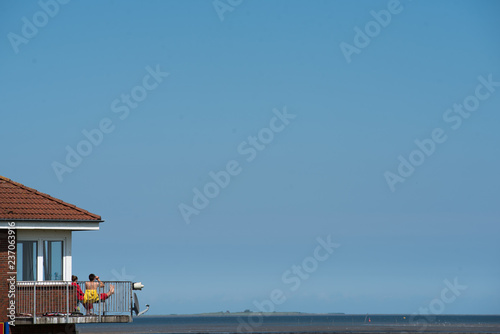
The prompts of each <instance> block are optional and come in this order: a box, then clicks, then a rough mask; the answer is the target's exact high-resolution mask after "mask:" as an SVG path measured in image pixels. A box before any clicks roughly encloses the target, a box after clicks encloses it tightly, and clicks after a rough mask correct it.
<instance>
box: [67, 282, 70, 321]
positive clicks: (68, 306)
mask: <svg viewBox="0 0 500 334" xmlns="http://www.w3.org/2000/svg"><path fill="white" fill-rule="evenodd" d="M70 284H71V283H69V282H68V283H67V284H66V322H67V323H68V322H69V285H70Z"/></svg>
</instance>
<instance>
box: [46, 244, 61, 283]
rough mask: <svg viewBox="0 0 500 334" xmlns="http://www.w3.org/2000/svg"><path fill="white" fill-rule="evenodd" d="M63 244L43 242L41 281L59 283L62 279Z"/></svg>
mask: <svg viewBox="0 0 500 334" xmlns="http://www.w3.org/2000/svg"><path fill="white" fill-rule="evenodd" d="M62 272H63V242H62V241H49V240H45V241H44V242H43V280H44V281H60V280H62V279H63V275H62Z"/></svg>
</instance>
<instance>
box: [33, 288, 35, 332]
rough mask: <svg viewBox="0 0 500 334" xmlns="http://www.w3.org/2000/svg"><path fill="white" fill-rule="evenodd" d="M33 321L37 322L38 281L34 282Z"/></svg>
mask: <svg viewBox="0 0 500 334" xmlns="http://www.w3.org/2000/svg"><path fill="white" fill-rule="evenodd" d="M33 291H34V293H33V323H34V324H36V282H33Z"/></svg>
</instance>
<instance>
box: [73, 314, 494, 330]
mask: <svg viewBox="0 0 500 334" xmlns="http://www.w3.org/2000/svg"><path fill="white" fill-rule="evenodd" d="M77 330H78V331H79V333H82V334H84V333H108V334H110V333H136V334H138V333H149V334H150V333H157V334H160V333H164V334H172V333H212V334H214V333H226V334H227V333H254V334H256V333H273V334H285V333H363V334H366V333H500V315H411V314H410V315H407V314H385V315H381V314H354V315H347V314H297V315H262V314H259V313H248V314H237V315H236V314H223V315H209V316H203V315H194V316H190V315H168V316H141V317H135V318H134V319H133V322H132V323H126V324H81V325H77Z"/></svg>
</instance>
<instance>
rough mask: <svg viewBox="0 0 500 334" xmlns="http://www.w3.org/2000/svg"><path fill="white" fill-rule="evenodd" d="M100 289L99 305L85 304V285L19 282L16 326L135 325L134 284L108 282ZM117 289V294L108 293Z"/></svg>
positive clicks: (98, 290)
mask: <svg viewBox="0 0 500 334" xmlns="http://www.w3.org/2000/svg"><path fill="white" fill-rule="evenodd" d="M103 283H104V287H102V288H98V289H97V293H98V296H99V297H98V298H97V299H98V300H97V301H96V302H95V303H90V302H88V303H86V304H84V303H83V298H82V297H83V296H82V292H83V293H85V282H76V284H77V285H78V286H79V288H80V291H81V292H80V293H79V289H78V288H77V286H76V285H73V284H72V282H66V281H43V282H39V281H19V282H17V283H16V297H15V300H16V325H17V324H19V325H32V324H83V323H111V322H114V323H116V322H131V321H132V305H133V292H132V282H128V281H107V282H103ZM111 286H114V293H113V294H112V295H110V296H109V297H107V298H106V295H105V294H106V293H108V292H109V291H110V289H111Z"/></svg>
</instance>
